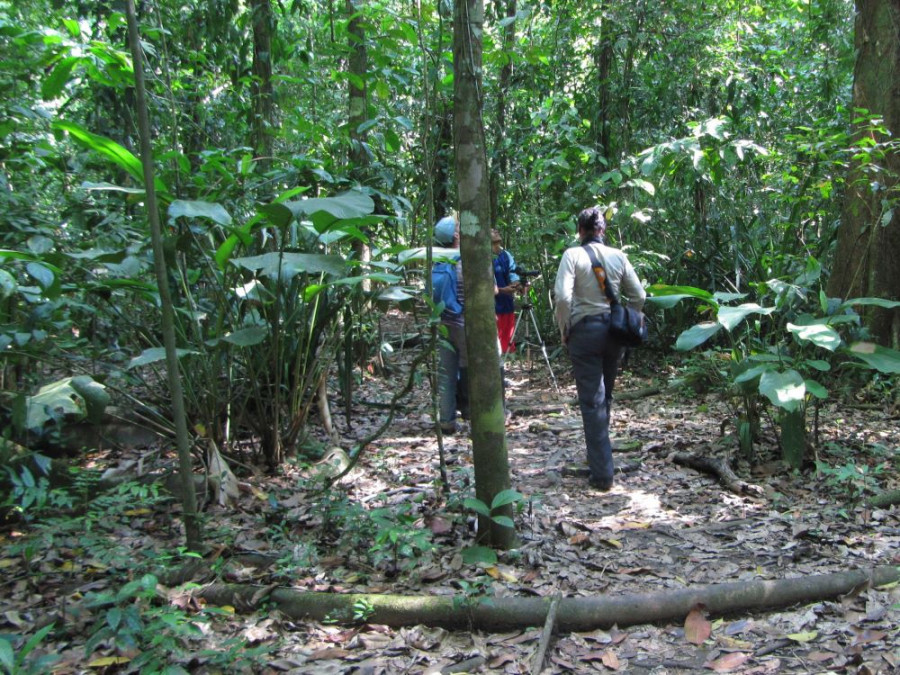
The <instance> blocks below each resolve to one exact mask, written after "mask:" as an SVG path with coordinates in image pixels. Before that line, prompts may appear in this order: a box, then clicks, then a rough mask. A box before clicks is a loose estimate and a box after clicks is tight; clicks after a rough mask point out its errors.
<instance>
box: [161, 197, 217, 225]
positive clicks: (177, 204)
mask: <svg viewBox="0 0 900 675" xmlns="http://www.w3.org/2000/svg"><path fill="white" fill-rule="evenodd" d="M182 217H184V218H208V219H209V220H211V221H213V222H214V223H218V224H219V225H222V226H224V227H228V226H229V225H231V214H229V213H228V211H226V210H225V207H224V206H222V205H221V204H218V203H216V202H204V201H188V200H185V199H176V200H175V201H173V202H172V203H171V204H169V220H170V221H174V220H176V219H178V218H182Z"/></svg>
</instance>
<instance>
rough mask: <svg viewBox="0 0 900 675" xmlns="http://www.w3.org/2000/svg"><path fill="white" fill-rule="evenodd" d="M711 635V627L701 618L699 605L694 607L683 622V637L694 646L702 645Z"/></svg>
mask: <svg viewBox="0 0 900 675" xmlns="http://www.w3.org/2000/svg"><path fill="white" fill-rule="evenodd" d="M710 635H712V625H711V624H710V623H709V621H707V620H706V617H705V616H703V611H702V609H701V606H700V605H697V606H696V607H694V608H693V609H692V610H691V611H690V612H689V613H688V615H687V619H685V620H684V637H685V639H686V640H687V641H688V642H690V643H691V644H694V645H702V644H703V643H704V642H706V640H707V639H708V638H709V636H710Z"/></svg>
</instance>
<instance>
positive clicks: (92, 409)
mask: <svg viewBox="0 0 900 675" xmlns="http://www.w3.org/2000/svg"><path fill="white" fill-rule="evenodd" d="M71 384H72V389H74V390H75V391H76V392H78V395H79V396H81V398H82V399H84V405H85V409H86V412H87V418H88V420H89V421H90V422H92V423H94V424H98V423H100V421H101V420H102V419H103V413H104V412H105V411H106V406H108V405H109V401H110V398H109V394H108V393H107V392H106V387H104V386H103V385H102V384H100V383H99V382H97V381H96V380H94V378H92V377H91V376H90V375H77V376H75V377H73V378H72V382H71Z"/></svg>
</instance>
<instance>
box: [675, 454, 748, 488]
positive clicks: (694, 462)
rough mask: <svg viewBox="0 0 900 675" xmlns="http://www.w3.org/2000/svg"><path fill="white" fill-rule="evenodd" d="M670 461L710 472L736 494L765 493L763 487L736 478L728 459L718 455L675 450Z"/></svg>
mask: <svg viewBox="0 0 900 675" xmlns="http://www.w3.org/2000/svg"><path fill="white" fill-rule="evenodd" d="M672 461H673V462H675V463H676V464H680V465H681V466H686V467H688V468H689V469H694V470H695V471H703V472H705V473H710V474H712V475H713V476H715V477H716V478H718V479H719V482H720V483H722V485H724V486H725V487H726V488H728V489H729V490H730V491H731V492H733V493H735V494H736V495H747V496H750V497H762V496H764V495H765V493H764V491H763V489H762V488H761V487H759V486H758V485H751V484H750V483H748V482H746V481H743V480H741V479H740V478H738V476H737V474H736V473H735V472H734V470H732V468H731V466H730V465H729V464H728V461H727V460H724V459H721V458H719V457H704V456H703V455H691V454H688V453H686V452H677V453H675V455H674V456H673V457H672Z"/></svg>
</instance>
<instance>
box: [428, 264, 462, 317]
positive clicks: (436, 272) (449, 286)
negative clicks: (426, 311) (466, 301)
mask: <svg viewBox="0 0 900 675" xmlns="http://www.w3.org/2000/svg"><path fill="white" fill-rule="evenodd" d="M458 290H459V280H458V278H457V276H456V265H455V264H453V263H447V262H441V263H435V265H434V267H432V268H431V299H432V300H433V301H434V304H438V303H441V302H443V303H444V311H445V312H450V313H452V314H462V311H463V308H462V305H461V304H460V303H459V296H458V295H457V292H458Z"/></svg>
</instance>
